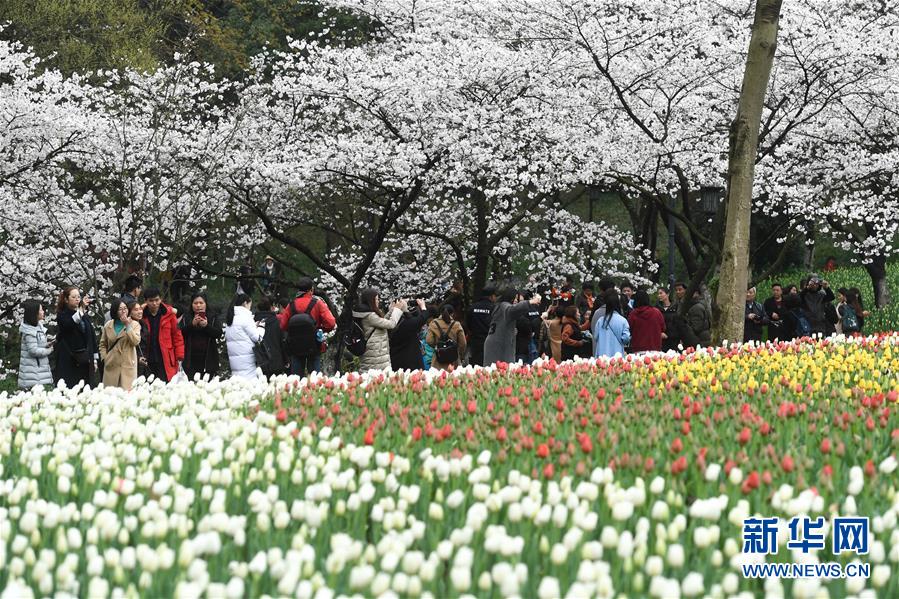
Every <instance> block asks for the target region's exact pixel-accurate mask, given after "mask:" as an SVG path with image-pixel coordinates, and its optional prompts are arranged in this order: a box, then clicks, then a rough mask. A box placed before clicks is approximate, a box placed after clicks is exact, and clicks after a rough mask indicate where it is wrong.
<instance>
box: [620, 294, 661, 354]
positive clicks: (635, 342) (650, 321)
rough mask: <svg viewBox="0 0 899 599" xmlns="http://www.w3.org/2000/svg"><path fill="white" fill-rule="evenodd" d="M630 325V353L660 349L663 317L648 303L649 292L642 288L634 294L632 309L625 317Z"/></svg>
mask: <svg viewBox="0 0 899 599" xmlns="http://www.w3.org/2000/svg"><path fill="white" fill-rule="evenodd" d="M627 322H628V324H629V325H630V327H631V347H630V350H631V353H638V352H645V351H662V333H664V332H665V317H664V316H663V315H662V312H661V311H660V310H659V309H658V308H655V307H653V306H650V305H649V294H648V293H646V292H645V291H643V290H642V289H641V290H640V291H638V292H637V293H635V294H634V309H633V310H631V313H630V314H629V315H628V317H627Z"/></svg>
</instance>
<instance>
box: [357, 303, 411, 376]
mask: <svg viewBox="0 0 899 599" xmlns="http://www.w3.org/2000/svg"><path fill="white" fill-rule="evenodd" d="M402 315H403V311H402V310H400V309H399V308H394V309H393V310H391V311H390V314H388V315H387V318H384V317H383V316H378V315H377V314H375V313H374V312H371V311H366V312H363V311H357V310H353V318H358V319H359V320H360V324H361V325H362V331H363V333H364V334H365V337H366V338H367V339H368V342H367V343H366V346H365V353H364V354H362V356H361V357H360V358H359V372H366V371H368V370H387V369H390V337H389V336H388V334H387V331H390V330H392V329H393V328H394V327H396V323H398V322H399V321H400V317H401V316H402Z"/></svg>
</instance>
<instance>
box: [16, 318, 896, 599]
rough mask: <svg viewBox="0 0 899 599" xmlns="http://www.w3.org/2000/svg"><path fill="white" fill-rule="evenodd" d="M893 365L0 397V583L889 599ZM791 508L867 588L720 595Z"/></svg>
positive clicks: (711, 366) (890, 342) (645, 365)
mask: <svg viewBox="0 0 899 599" xmlns="http://www.w3.org/2000/svg"><path fill="white" fill-rule="evenodd" d="M897 345H899V337H897V336H887V337H879V338H871V339H868V340H852V341H847V342H840V343H835V344H834V343H831V342H828V341H824V342H818V343H817V344H814V345H813V344H795V345H784V346H781V347H779V348H770V347H766V348H758V349H751V350H741V351H737V350H726V351H725V350H720V351H716V352H713V353H712V354H706V353H700V354H695V355H686V356H681V357H677V358H674V359H671V358H653V359H642V358H640V359H636V360H631V361H622V360H613V361H611V362H608V363H605V362H603V363H595V362H592V361H591V362H579V363H570V364H564V365H562V366H556V365H555V364H553V363H548V364H539V365H536V366H534V367H532V368H521V369H519V368H512V369H506V368H500V369H478V370H466V369H463V370H462V371H460V372H457V373H454V374H452V375H445V374H434V373H414V374H408V373H407V374H397V375H392V376H389V377H385V376H383V375H379V376H377V377H359V376H355V375H347V376H345V377H341V378H332V379H320V380H313V381H305V382H302V384H301V383H300V381H296V380H293V379H287V378H278V379H275V380H273V381H272V382H271V383H269V384H266V385H263V384H260V385H258V386H257V387H252V386H250V385H248V384H246V383H239V382H232V381H228V382H218V381H214V382H200V383H197V384H185V385H170V386H163V385H159V384H154V385H152V386H147V385H142V386H139V387H138V388H137V389H136V390H134V391H133V392H131V393H125V392H122V391H119V390H96V391H93V392H85V393H81V394H78V393H77V392H75V391H65V392H61V391H58V390H54V391H52V392H49V393H47V392H34V393H30V394H21V395H16V396H4V395H0V403H2V419H3V422H2V423H0V466H2V471H0V586H2V587H5V588H6V589H7V591H8V592H10V593H11V594H13V595H15V596H20V595H21V594H22V593H24V592H25V590H26V587H27V588H28V590H30V591H32V592H33V593H34V595H35V596H43V595H48V594H52V593H55V592H59V593H64V594H65V593H70V594H80V595H88V596H91V597H94V596H103V595H107V594H109V595H113V594H125V595H127V594H138V595H144V596H153V597H157V596H171V595H173V594H174V595H180V596H198V595H202V594H204V593H205V594H208V596H213V597H220V596H222V597H243V596H259V595H262V594H268V595H272V596H280V595H290V596H300V597H315V596H320V597H329V596H332V595H336V594H353V593H357V594H360V595H365V596H377V595H382V594H390V593H393V594H395V595H398V596H427V595H430V596H433V597H452V596H460V595H464V594H471V595H476V596H512V595H521V596H528V597H532V596H537V597H557V596H573V597H574V596H577V597H580V596H596V595H599V596H617V595H618V594H619V593H623V594H624V595H625V596H642V595H653V596H659V597H671V596H676V595H685V596H694V595H712V596H725V595H733V594H737V593H740V592H745V593H749V594H751V595H755V594H762V593H766V594H769V595H774V594H777V593H783V594H785V595H788V596H790V595H792V596H809V597H810V596H819V595H818V594H819V593H821V592H822V591H826V592H828V593H829V595H830V596H832V597H836V596H844V595H846V594H860V593H863V592H866V593H872V594H875V595H876V596H881V597H892V596H896V595H897V594H899V583H897V578H896V577H895V576H893V573H894V572H895V569H896V567H897V562H899V530H896V523H897V516H899V497H897V495H896V480H897V479H896V474H895V470H896V467H897V461H896V452H897V447H899V421H897V417H896V415H895V412H896V408H897V406H896V405H895V404H896V399H897V391H899V347H897ZM894 356H895V357H894ZM800 514H808V515H810V516H812V517H815V516H818V515H821V516H824V517H825V518H826V519H827V520H828V522H830V521H832V519H833V517H835V516H837V515H854V514H858V515H860V516H870V517H871V534H872V535H873V538H872V539H871V543H870V552H869V554H868V555H866V556H862V557H855V556H847V555H846V554H845V553H844V554H842V555H840V556H833V555H832V553H831V547H830V542H829V537H828V543H827V547H826V549H825V550H824V551H820V552H817V556H816V559H817V560H818V561H820V562H831V561H834V562H841V563H848V562H849V561H861V562H863V563H868V564H870V566H871V576H870V578H869V579H867V580H865V579H846V580H830V581H827V580H821V581H819V580H813V579H807V580H798V581H795V582H790V581H783V582H778V581H776V580H774V579H772V580H769V581H768V582H766V583H765V582H762V581H757V580H747V579H744V578H743V577H742V576H741V575H740V571H739V566H740V565H741V564H742V563H749V562H760V561H763V560H764V559H765V558H764V556H758V555H750V554H744V553H743V552H742V551H741V550H742V541H743V539H742V525H743V519H744V518H746V517H750V516H752V515H759V516H780V517H781V518H790V517H792V516H796V515H800ZM786 534H787V532H786V523H785V522H783V527H782V528H781V530H780V531H779V539H780V540H781V549H780V552H779V553H778V554H777V555H776V556H768V560H769V561H780V562H800V561H808V560H809V559H813V558H815V552H812V553H811V554H808V555H804V554H802V553H801V552H799V551H797V550H793V551H792V552H791V551H789V550H787V549H786V548H785V547H784V546H783V545H784V543H783V541H784V539H785V535H786ZM747 596H749V595H747Z"/></svg>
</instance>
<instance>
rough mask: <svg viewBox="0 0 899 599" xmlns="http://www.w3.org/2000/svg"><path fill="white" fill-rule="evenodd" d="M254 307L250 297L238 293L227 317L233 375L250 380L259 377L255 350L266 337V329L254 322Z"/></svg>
mask: <svg viewBox="0 0 899 599" xmlns="http://www.w3.org/2000/svg"><path fill="white" fill-rule="evenodd" d="M252 305H253V301H252V300H251V299H250V296H248V295H247V294H245V293H238V294H236V295H235V296H234V300H233V301H232V302H231V307H230V308H228V314H227V316H226V317H225V325H226V326H225V344H226V345H227V347H228V362H229V364H230V365H231V375H232V376H233V377H235V378H242V379H250V380H252V379H256V378H258V376H259V373H258V369H257V368H256V354H255V352H254V351H253V349H254V347H255V346H256V344H257V343H259V342H260V341H262V338H263V337H265V328H264V327H263V326H262V324H261V323H257V322H256V321H255V320H253V313H252V312H250V308H251V306H252Z"/></svg>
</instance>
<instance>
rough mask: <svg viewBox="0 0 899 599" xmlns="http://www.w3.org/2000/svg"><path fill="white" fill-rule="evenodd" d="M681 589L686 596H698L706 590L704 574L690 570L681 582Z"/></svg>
mask: <svg viewBox="0 0 899 599" xmlns="http://www.w3.org/2000/svg"><path fill="white" fill-rule="evenodd" d="M681 590H682V591H683V593H684V595H685V596H686V597H696V596H697V595H701V594H702V593H703V592H704V591H705V586H704V585H703V580H702V574H700V573H699V572H690V573H689V574H687V576H686V577H685V578H684V580H683V582H682V583H681Z"/></svg>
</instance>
